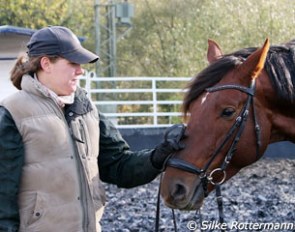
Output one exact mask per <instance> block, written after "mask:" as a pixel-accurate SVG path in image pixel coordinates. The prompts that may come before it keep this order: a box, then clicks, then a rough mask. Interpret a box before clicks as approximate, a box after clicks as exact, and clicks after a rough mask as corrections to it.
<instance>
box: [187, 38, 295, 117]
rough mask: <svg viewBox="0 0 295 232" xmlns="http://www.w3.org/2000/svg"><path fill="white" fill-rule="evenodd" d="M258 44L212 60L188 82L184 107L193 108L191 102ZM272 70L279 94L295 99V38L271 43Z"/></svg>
mask: <svg viewBox="0 0 295 232" xmlns="http://www.w3.org/2000/svg"><path fill="white" fill-rule="evenodd" d="M256 49H257V47H251V48H244V49H241V50H239V51H236V52H233V53H231V54H227V55H224V56H223V57H222V58H220V59H218V60H217V61H215V62H213V63H212V64H210V65H209V66H208V67H206V68H205V69H204V70H202V71H201V72H200V73H199V74H198V75H197V76H196V77H195V78H193V79H192V81H191V82H190V83H189V85H188V92H187V93H186V95H185V97H184V101H183V111H184V113H185V114H186V113H187V112H188V111H189V107H190V104H191V103H192V102H193V101H194V100H195V99H196V98H197V97H198V96H199V95H200V94H202V93H203V92H204V90H205V89H206V88H208V87H211V86H213V85H215V84H216V83H218V82H219V81H220V80H221V79H222V77H223V76H225V75H226V73H227V72H229V71H230V70H232V69H233V68H234V67H236V66H237V65H239V64H241V63H242V61H243V60H245V59H246V58H247V57H248V56H249V55H250V54H252V53H253V52H254V51H255V50H256ZM264 68H265V70H266V72H267V73H268V76H269V78H270V81H271V83H272V86H273V88H274V89H275V92H276V93H277V94H278V98H280V99H281V100H283V101H287V102H293V103H294V102H295V40H292V41H290V42H288V43H286V44H283V45H280V46H271V47H270V49H269V52H268V55H267V59H266V62H265V67H264Z"/></svg>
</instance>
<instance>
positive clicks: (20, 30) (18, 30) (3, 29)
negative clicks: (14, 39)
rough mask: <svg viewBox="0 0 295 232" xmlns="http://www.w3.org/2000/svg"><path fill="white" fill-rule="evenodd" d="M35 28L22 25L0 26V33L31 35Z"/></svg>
mask: <svg viewBox="0 0 295 232" xmlns="http://www.w3.org/2000/svg"><path fill="white" fill-rule="evenodd" d="M35 31H36V30H33V29H28V28H24V27H15V26H10V25H3V26H0V34H15V35H24V36H29V37H31V36H32V35H33V34H34V32H35Z"/></svg>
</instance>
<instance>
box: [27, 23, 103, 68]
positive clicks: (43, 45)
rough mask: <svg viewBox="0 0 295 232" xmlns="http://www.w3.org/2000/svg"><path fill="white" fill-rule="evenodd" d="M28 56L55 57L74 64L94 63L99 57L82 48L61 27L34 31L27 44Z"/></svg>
mask: <svg viewBox="0 0 295 232" xmlns="http://www.w3.org/2000/svg"><path fill="white" fill-rule="evenodd" d="M27 48H28V55H29V57H31V56H42V55H57V56H60V57H63V58H65V59H67V60H69V61H71V62H73V63H76V64H87V63H94V62H96V61H97V60H99V57H98V56H97V55H96V54H94V53H92V52H90V51H88V50H87V49H85V48H83V47H82V45H81V43H80V41H79V39H78V38H77V36H76V35H75V34H74V33H73V32H72V31H71V30H70V29H68V28H66V27H62V26H51V27H45V28H42V29H40V30H38V31H36V32H35V33H34V34H33V35H32V37H31V39H30V41H29V42H28V44H27Z"/></svg>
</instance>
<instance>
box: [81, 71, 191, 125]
mask: <svg viewBox="0 0 295 232" xmlns="http://www.w3.org/2000/svg"><path fill="white" fill-rule="evenodd" d="M190 79H191V78H187V77H96V76H95V74H94V73H93V72H86V73H85V75H84V76H82V77H81V78H80V86H82V87H83V88H85V89H86V91H87V92H88V94H89V95H90V96H91V98H92V100H93V102H94V104H95V105H97V106H98V108H99V109H100V110H101V111H102V112H103V113H104V114H105V115H106V116H107V117H109V118H110V119H111V120H112V121H113V122H114V123H115V124H116V126H117V127H118V128H135V127H167V126H170V125H171V124H174V123H173V121H168V122H164V123H163V122H160V120H159V119H160V118H161V117H166V118H170V119H171V118H174V119H175V117H178V118H181V117H182V113H181V112H180V110H177V111H175V110H174V111H173V112H161V110H160V108H161V106H163V105H170V106H174V108H180V107H179V106H180V105H181V104H182V98H183V93H184V92H185V90H184V88H185V86H186V84H187V82H188V81H189V80H190ZM110 83H111V84H110ZM127 83H128V86H127V87H124V85H126V84H127ZM140 83H141V84H142V83H144V86H143V87H141V85H140ZM165 83H170V84H168V85H171V84H172V85H173V84H174V86H173V87H172V88H169V86H168V87H166V86H163V85H165ZM175 83H177V84H176V87H175ZM105 84H108V86H107V87H106V86H105ZM130 85H132V86H131V87H130ZM159 86H161V87H159ZM168 93H169V94H173V95H174V98H177V97H176V95H177V96H178V98H177V99H172V100H171V99H170V98H171V97H170V98H167V99H159V95H160V94H168ZM101 94H109V95H112V94H113V95H117V96H116V97H114V99H104V98H102V99H101V98H100V95H101ZM118 94H129V95H130V96H131V95H135V97H136V94H137V96H138V94H140V95H141V97H144V96H147V94H149V97H146V99H144V100H142V99H141V100H133V99H128V98H127V99H122V98H119V97H118ZM133 97H134V96H133ZM118 98H119V99H118ZM131 105H139V106H144V105H145V106H149V107H150V108H151V109H152V110H150V111H146V112H142V111H140V112H134V111H131V112H130V111H128V112H118V110H117V109H118V108H119V107H120V106H131ZM104 107H113V108H112V110H111V111H110V110H103V108H104ZM136 117H147V118H150V120H149V122H141V123H128V124H122V123H120V120H118V119H119V118H120V119H122V118H136ZM151 118H152V120H151ZM135 121H136V120H135Z"/></svg>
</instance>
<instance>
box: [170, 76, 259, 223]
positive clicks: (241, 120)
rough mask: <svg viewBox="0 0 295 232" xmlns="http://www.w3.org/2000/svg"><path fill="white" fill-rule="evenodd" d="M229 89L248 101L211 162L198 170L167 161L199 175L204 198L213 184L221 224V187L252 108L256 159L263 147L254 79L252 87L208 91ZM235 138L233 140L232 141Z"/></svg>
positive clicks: (217, 88)
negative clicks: (218, 159)
mask: <svg viewBox="0 0 295 232" xmlns="http://www.w3.org/2000/svg"><path fill="white" fill-rule="evenodd" d="M227 89H234V90H238V91H241V92H243V93H246V94H247V95H248V96H247V100H246V102H245V104H244V106H243V108H242V110H241V112H240V114H239V115H238V117H237V118H236V120H235V122H234V124H233V125H232V126H231V128H230V129H229V131H228V132H227V134H226V136H225V138H224V140H223V141H222V143H221V144H220V146H219V147H218V148H217V149H216V150H215V151H214V152H213V153H212V155H211V156H210V157H211V158H210V160H209V161H208V162H207V163H206V165H205V166H204V167H203V168H198V167H196V166H195V165H193V164H191V163H189V162H187V161H185V160H182V159H179V158H175V157H173V156H172V157H171V158H170V159H169V160H167V163H166V167H167V166H169V167H173V168H177V169H181V170H183V171H186V172H189V173H192V174H195V175H198V176H199V178H200V180H201V184H202V188H203V192H204V196H205V197H207V196H208V184H209V183H210V184H212V185H214V186H215V189H216V197H217V204H218V209H219V221H220V223H223V222H224V216H223V206H222V205H223V204H222V196H221V189H220V186H221V185H222V184H223V183H224V182H225V180H226V168H227V166H228V165H229V163H230V161H231V160H232V157H233V155H234V154H235V152H236V150H237V148H236V147H237V144H238V142H239V140H240V137H241V135H242V133H243V131H244V129H245V125H246V121H247V119H248V116H249V110H250V107H251V106H252V112H253V119H254V127H255V134H256V158H257V159H258V157H259V149H260V145H261V139H260V137H261V136H260V126H259V124H258V121H257V115H256V111H255V107H254V94H255V79H252V82H251V84H250V87H244V86H240V85H220V86H214V87H211V88H207V89H206V91H207V92H209V93H212V92H216V91H222V90H227ZM232 138H233V139H232ZM230 139H232V142H231V144H230V147H229V149H228V151H227V153H226V156H225V158H224V160H223V162H222V164H221V166H220V167H218V168H215V169H214V170H212V171H210V172H209V167H210V165H211V164H212V162H213V161H214V160H215V159H216V157H217V156H218V155H219V153H220V151H221V150H222V149H223V148H224V146H225V145H226V144H227V143H228V142H229V141H230ZM218 173H219V174H220V175H221V178H220V180H218V181H214V179H213V176H214V175H216V174H218Z"/></svg>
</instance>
